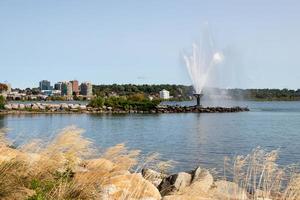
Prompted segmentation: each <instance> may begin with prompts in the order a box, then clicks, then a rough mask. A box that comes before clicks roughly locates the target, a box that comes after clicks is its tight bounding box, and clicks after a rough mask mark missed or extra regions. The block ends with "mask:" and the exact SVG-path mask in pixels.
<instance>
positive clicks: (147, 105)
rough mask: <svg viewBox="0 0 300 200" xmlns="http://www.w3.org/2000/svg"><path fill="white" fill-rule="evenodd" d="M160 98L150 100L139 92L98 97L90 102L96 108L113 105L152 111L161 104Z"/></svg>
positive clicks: (125, 109)
mask: <svg viewBox="0 0 300 200" xmlns="http://www.w3.org/2000/svg"><path fill="white" fill-rule="evenodd" d="M159 103H160V101H159V100H150V99H148V98H147V97H146V96H145V95H144V94H142V93H137V94H133V95H129V96H127V97H126V96H120V97H114V96H112V97H106V98H103V97H100V96H98V97H96V98H94V99H92V100H91V101H90V103H89V104H88V105H89V106H91V107H94V108H103V106H105V107H111V108H112V109H114V110H115V109H120V110H124V111H128V110H138V111H150V110H152V109H155V108H156V106H157V105H159Z"/></svg>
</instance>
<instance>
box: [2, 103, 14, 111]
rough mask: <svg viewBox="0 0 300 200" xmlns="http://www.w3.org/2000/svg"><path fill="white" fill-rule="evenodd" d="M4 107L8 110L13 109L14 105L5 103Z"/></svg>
mask: <svg viewBox="0 0 300 200" xmlns="http://www.w3.org/2000/svg"><path fill="white" fill-rule="evenodd" d="M4 108H5V109H6V110H11V109H12V106H11V104H6V105H4Z"/></svg>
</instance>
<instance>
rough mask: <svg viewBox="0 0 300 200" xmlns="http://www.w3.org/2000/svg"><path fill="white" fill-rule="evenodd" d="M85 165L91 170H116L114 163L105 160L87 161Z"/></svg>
mask: <svg viewBox="0 0 300 200" xmlns="http://www.w3.org/2000/svg"><path fill="white" fill-rule="evenodd" d="M84 165H85V167H86V168H87V169H89V170H103V171H112V170H113V169H114V168H115V164H114V163H113V162H111V161H110V160H107V159H104V158H98V159H91V160H87V161H85V163H84Z"/></svg>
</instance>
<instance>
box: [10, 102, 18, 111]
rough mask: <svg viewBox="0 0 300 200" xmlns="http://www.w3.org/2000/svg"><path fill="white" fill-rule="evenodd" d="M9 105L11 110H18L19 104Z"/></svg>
mask: <svg viewBox="0 0 300 200" xmlns="http://www.w3.org/2000/svg"><path fill="white" fill-rule="evenodd" d="M11 107H12V109H13V110H18V109H19V105H18V104H15V103H14V104H11Z"/></svg>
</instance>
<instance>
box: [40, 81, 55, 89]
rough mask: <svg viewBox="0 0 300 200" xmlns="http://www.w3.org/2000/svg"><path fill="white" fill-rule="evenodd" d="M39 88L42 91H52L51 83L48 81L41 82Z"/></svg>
mask: <svg viewBox="0 0 300 200" xmlns="http://www.w3.org/2000/svg"><path fill="white" fill-rule="evenodd" d="M39 88H40V90H51V89H52V88H51V84H50V81H47V80H42V81H40V83H39Z"/></svg>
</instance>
